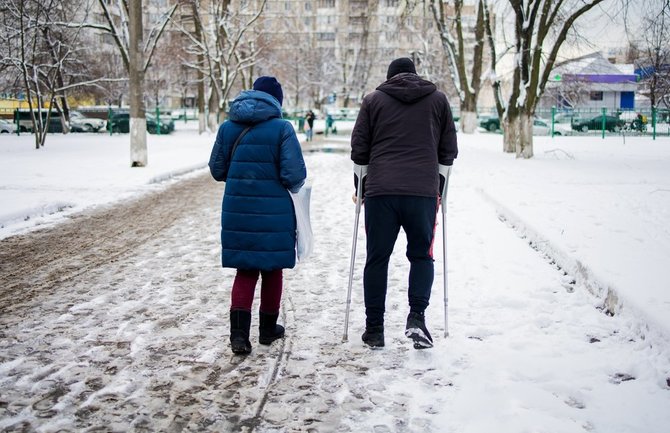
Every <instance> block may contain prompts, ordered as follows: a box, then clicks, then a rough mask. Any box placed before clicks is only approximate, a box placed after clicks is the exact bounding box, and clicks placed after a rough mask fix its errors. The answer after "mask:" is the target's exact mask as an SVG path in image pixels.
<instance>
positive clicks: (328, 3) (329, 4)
mask: <svg viewBox="0 0 670 433" xmlns="http://www.w3.org/2000/svg"><path fill="white" fill-rule="evenodd" d="M320 4H321V7H322V8H334V7H335V0H321V1H320Z"/></svg>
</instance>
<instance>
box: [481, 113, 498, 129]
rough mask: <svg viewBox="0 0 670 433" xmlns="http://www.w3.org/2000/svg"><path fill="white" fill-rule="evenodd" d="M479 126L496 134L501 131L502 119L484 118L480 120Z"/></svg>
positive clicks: (495, 117) (496, 117)
mask: <svg viewBox="0 0 670 433" xmlns="http://www.w3.org/2000/svg"><path fill="white" fill-rule="evenodd" d="M479 126H481V127H482V128H484V129H486V130H487V131H489V132H496V131H497V130H499V129H500V119H498V116H482V117H480V118H479Z"/></svg>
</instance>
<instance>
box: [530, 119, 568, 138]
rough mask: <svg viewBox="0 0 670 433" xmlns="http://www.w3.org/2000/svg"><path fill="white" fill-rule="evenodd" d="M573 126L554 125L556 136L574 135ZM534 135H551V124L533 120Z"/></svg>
mask: <svg viewBox="0 0 670 433" xmlns="http://www.w3.org/2000/svg"><path fill="white" fill-rule="evenodd" d="M573 132H574V131H573V130H572V126H570V125H566V124H565V123H554V135H572V133H573ZM533 135H551V122H550V121H548V120H545V119H541V118H539V117H536V118H535V119H533Z"/></svg>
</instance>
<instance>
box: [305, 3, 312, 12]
mask: <svg viewBox="0 0 670 433" xmlns="http://www.w3.org/2000/svg"><path fill="white" fill-rule="evenodd" d="M305 10H306V11H311V10H312V4H311V3H309V2H307V3H305Z"/></svg>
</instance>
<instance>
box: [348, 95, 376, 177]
mask: <svg viewBox="0 0 670 433" xmlns="http://www.w3.org/2000/svg"><path fill="white" fill-rule="evenodd" d="M371 138H372V134H371V132H370V115H369V111H368V102H367V99H366V98H363V103H362V104H361V108H360V111H359V112H358V117H357V118H356V123H355V124H354V129H353V131H352V133H351V160H352V161H353V162H354V163H356V164H358V165H368V164H369V163H370V140H371Z"/></svg>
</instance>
